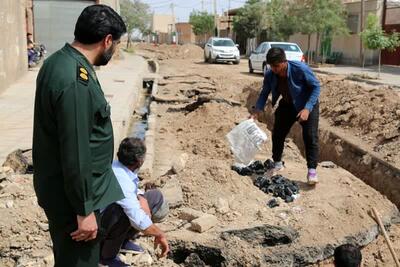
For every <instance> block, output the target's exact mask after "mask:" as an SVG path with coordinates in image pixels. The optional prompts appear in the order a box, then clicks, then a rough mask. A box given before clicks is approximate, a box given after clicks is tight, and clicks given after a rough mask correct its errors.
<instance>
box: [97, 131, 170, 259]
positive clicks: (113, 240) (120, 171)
mask: <svg viewBox="0 0 400 267" xmlns="http://www.w3.org/2000/svg"><path fill="white" fill-rule="evenodd" d="M145 154H146V147H145V145H144V143H143V141H141V140H140V139H138V138H125V139H124V140H122V142H121V144H120V146H119V149H118V153H117V156H118V160H117V161H114V162H113V164H112V169H113V171H114V174H115V176H116V177H117V180H118V183H119V185H120V186H121V189H122V191H123V193H124V196H125V198H124V199H122V200H120V201H117V202H116V203H113V204H111V205H109V206H108V207H107V208H106V209H105V210H104V211H103V212H102V222H101V223H102V224H101V225H102V227H103V229H104V236H105V238H104V239H103V241H102V242H101V261H100V263H101V264H103V265H107V266H112V267H114V266H129V265H126V264H125V263H123V262H122V261H121V260H120V259H119V258H118V257H117V254H118V252H119V251H124V252H132V253H138V252H139V253H140V250H142V249H141V248H140V247H139V246H138V245H136V244H134V243H132V242H131V241H129V239H130V238H132V237H134V236H135V235H136V234H138V233H139V232H143V234H145V235H152V236H154V245H155V246H158V245H160V246H161V251H162V252H161V257H164V256H166V255H167V253H168V252H169V246H168V241H167V238H166V235H165V234H164V233H163V232H162V231H161V230H160V229H159V228H158V227H157V226H156V225H155V224H153V222H160V221H162V220H163V219H164V218H165V217H166V216H167V214H168V212H169V208H168V202H167V201H166V200H165V199H164V197H163V195H162V194H161V192H160V191H159V190H156V189H154V190H148V191H146V192H145V193H144V194H141V192H139V190H138V184H139V178H138V176H137V170H138V169H139V168H140V167H141V166H142V165H143V162H144V157H145Z"/></svg>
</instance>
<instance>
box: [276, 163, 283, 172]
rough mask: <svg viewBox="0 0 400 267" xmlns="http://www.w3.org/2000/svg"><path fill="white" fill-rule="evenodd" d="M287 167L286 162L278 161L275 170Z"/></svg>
mask: <svg viewBox="0 0 400 267" xmlns="http://www.w3.org/2000/svg"><path fill="white" fill-rule="evenodd" d="M283 169H285V162H284V161H276V162H274V171H275V172H279V171H283Z"/></svg>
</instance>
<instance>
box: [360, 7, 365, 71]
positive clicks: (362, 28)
mask: <svg viewBox="0 0 400 267" xmlns="http://www.w3.org/2000/svg"><path fill="white" fill-rule="evenodd" d="M360 4H361V7H360V32H362V31H363V30H364V0H361V2H360ZM360 66H361V67H364V46H363V42H362V39H361V36H360Z"/></svg>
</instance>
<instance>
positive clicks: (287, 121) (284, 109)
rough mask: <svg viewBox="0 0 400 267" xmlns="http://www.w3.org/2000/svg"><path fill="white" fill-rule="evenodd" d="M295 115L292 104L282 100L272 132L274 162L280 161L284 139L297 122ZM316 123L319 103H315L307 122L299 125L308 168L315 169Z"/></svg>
mask: <svg viewBox="0 0 400 267" xmlns="http://www.w3.org/2000/svg"><path fill="white" fill-rule="evenodd" d="M297 114H298V112H297V111H296V109H295V107H294V106H293V104H286V103H285V102H283V101H282V100H281V101H280V102H279V106H278V108H277V109H276V111H275V122H274V129H273V130H272V159H273V160H274V161H281V160H282V153H283V148H284V144H285V138H286V136H287V135H288V133H289V131H290V128H292V126H293V124H294V123H295V122H296V121H297ZM318 122H319V103H318V102H317V103H316V104H315V106H314V108H313V110H312V111H311V112H310V115H309V117H308V120H307V121H305V122H302V123H301V124H300V125H301V127H302V128H303V141H304V147H305V152H306V160H307V167H308V168H314V169H315V168H316V167H317V165H318V153H319V144H318Z"/></svg>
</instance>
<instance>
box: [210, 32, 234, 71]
mask: <svg viewBox="0 0 400 267" xmlns="http://www.w3.org/2000/svg"><path fill="white" fill-rule="evenodd" d="M204 62H209V63H214V62H233V64H239V63H240V53H239V49H238V45H235V43H234V42H233V41H232V39H230V38H217V37H211V38H210V39H208V42H207V43H206V45H205V46H204Z"/></svg>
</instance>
